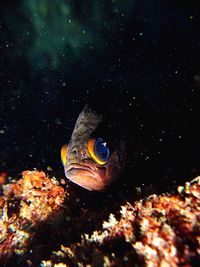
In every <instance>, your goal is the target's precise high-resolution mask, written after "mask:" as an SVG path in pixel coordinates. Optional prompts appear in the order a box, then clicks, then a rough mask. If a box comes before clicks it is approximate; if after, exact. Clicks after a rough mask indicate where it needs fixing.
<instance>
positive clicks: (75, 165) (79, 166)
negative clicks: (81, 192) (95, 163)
mask: <svg viewBox="0 0 200 267" xmlns="http://www.w3.org/2000/svg"><path fill="white" fill-rule="evenodd" d="M71 170H84V171H88V173H89V174H90V175H91V176H92V177H93V179H95V180H97V181H99V179H98V174H97V169H94V168H91V167H90V166H87V165H82V164H78V163H71V164H69V165H67V166H66V168H65V174H66V176H67V172H68V171H71Z"/></svg>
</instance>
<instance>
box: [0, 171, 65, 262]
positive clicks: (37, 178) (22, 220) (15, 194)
mask: <svg viewBox="0 0 200 267" xmlns="http://www.w3.org/2000/svg"><path fill="white" fill-rule="evenodd" d="M3 189H4V195H3V197H1V199H0V208H1V219H0V259H4V258H8V257H10V256H12V255H13V253H14V252H15V253H17V254H23V253H24V252H25V251H26V248H27V246H28V244H29V242H30V238H31V237H32V236H33V233H34V231H33V227H36V228H37V227H38V226H39V223H42V222H44V221H45V220H47V219H49V218H50V217H52V216H53V215H56V216H57V212H59V210H60V209H61V207H62V204H63V202H64V199H65V196H66V193H65V191H64V189H63V187H61V186H60V185H59V182H58V181H57V180H56V179H55V178H52V179H50V178H49V177H48V176H46V174H45V173H44V172H39V171H24V172H23V173H22V178H21V179H20V180H19V181H16V182H14V183H10V184H7V185H4V187H3Z"/></svg>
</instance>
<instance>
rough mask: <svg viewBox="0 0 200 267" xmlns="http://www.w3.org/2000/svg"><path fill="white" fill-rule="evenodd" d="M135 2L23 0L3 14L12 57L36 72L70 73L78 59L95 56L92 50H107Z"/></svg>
mask: <svg viewBox="0 0 200 267" xmlns="http://www.w3.org/2000/svg"><path fill="white" fill-rule="evenodd" d="M136 1H138V0H127V1H124V0H112V1H107V0H104V1H103V0H91V1H82V2H81V1H77V2H76V1H73V0H71V1H70V0H34V1H27V0H22V1H20V2H19V3H18V6H17V8H16V9H15V11H14V12H13V10H9V11H8V12H6V13H5V14H4V20H5V22H6V24H7V26H8V25H9V27H10V31H9V32H6V31H5V32H4V33H3V34H4V35H5V37H3V38H4V40H8V41H10V40H11V39H13V43H15V44H14V48H15V49H13V51H12V53H13V54H12V55H10V57H11V58H16V59H17V57H19V58H21V57H23V58H25V59H26V60H28V62H29V63H30V66H32V70H33V71H34V70H35V71H37V70H41V69H49V70H56V71H57V70H59V71H65V72H67V71H70V69H71V67H72V65H73V64H75V63H76V62H77V60H82V58H87V57H93V55H94V54H93V52H92V51H95V55H100V54H103V53H104V51H105V49H108V45H109V46H110V44H111V42H112V38H111V36H112V32H113V31H114V32H117V31H118V30H119V29H120V27H121V25H123V23H124V19H125V18H128V17H130V16H131V14H133V9H134V5H135V3H136ZM78 3H79V5H78ZM19 14H20V15H19ZM94 60H95V59H94ZM15 64H17V61H16V63H15Z"/></svg>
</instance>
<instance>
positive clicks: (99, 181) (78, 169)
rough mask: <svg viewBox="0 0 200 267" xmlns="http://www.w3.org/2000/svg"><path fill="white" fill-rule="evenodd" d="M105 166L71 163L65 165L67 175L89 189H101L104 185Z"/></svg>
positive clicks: (74, 181)
mask: <svg viewBox="0 0 200 267" xmlns="http://www.w3.org/2000/svg"><path fill="white" fill-rule="evenodd" d="M105 171H106V170H105V168H102V169H99V168H97V167H95V166H92V167H90V166H88V165H84V164H77V163H71V164H69V165H66V166H65V175H66V177H67V178H68V179H69V180H70V181H72V182H73V183H75V184H78V185H79V186H81V187H84V188H86V189H88V190H101V189H102V188H103V187H104V179H105Z"/></svg>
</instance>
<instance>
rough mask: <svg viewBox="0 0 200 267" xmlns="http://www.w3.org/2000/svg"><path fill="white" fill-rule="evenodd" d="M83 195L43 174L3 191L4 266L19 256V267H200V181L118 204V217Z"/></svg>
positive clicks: (0, 246) (0, 242) (26, 176)
mask: <svg viewBox="0 0 200 267" xmlns="http://www.w3.org/2000/svg"><path fill="white" fill-rule="evenodd" d="M83 192H85V191H83ZM79 193H80V191H78V193H77V192H76V190H75V189H74V190H72V191H70V189H69V187H65V188H64V187H63V184H61V183H59V182H58V181H57V180H56V179H55V178H52V179H51V178H49V177H48V176H46V174H45V173H44V172H39V171H36V170H35V171H25V172H23V173H22V178H21V179H20V180H18V181H14V182H12V183H9V184H7V185H3V195H2V197H1V199H0V209H1V220H0V263H1V262H5V260H7V261H6V264H7V263H8V264H9V263H11V265H12V263H13V256H14V255H15V256H16V255H17V256H16V257H17V260H16V258H15V261H14V262H15V266H41V267H68V266H70V267H73V266H147V267H151V266H153V267H156V266H166V267H167V266H169V267H176V266H185V267H186V266H187V267H189V266H198V263H199V260H200V208H199V207H200V178H199V177H197V178H196V179H194V180H192V181H191V182H187V183H186V184H185V186H179V187H178V192H177V193H176V194H163V195H155V194H154V195H150V196H148V197H146V198H143V199H141V200H139V201H135V202H134V201H133V202H132V203H126V204H125V205H122V206H120V203H116V205H117V207H118V211H120V213H119V212H116V210H115V209H114V208H113V212H112V213H111V214H110V215H109V212H106V211H104V212H102V211H101V210H98V209H97V210H92V209H90V208H89V207H87V205H86V202H85V200H83V198H81V195H78V196H79V197H77V194H79ZM84 194H85V193H84ZM90 200H91V199H90ZM113 206H114V205H113ZM83 207H84V208H83ZM58 218H61V219H60V220H58ZM107 218H108V220H107V221H106V219H107ZM99 221H100V222H102V227H101V226H99ZM47 225H48V227H46V226H47ZM49 225H51V226H50V227H49ZM89 229H90V230H89ZM42 238H44V239H45V238H46V239H48V240H46V241H44V240H43V239H42ZM38 248H39V249H38ZM44 255H45V256H44ZM20 259H21V260H24V261H23V265H22V264H21V261H20ZM5 266H6V265H5ZM9 266H10V265H9Z"/></svg>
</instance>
